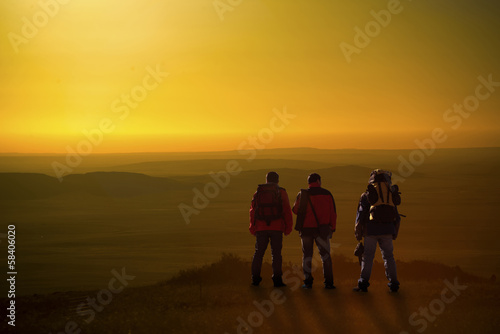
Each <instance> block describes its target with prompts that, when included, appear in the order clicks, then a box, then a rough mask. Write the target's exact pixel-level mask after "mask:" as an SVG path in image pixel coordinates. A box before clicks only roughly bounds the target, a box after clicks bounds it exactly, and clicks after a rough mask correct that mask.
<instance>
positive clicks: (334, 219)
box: [330, 196, 337, 232]
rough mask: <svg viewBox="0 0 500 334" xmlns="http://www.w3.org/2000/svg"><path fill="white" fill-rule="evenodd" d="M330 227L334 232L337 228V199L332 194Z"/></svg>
mask: <svg viewBox="0 0 500 334" xmlns="http://www.w3.org/2000/svg"><path fill="white" fill-rule="evenodd" d="M330 228H331V229H332V232H335V229H336V228H337V206H336V205H335V199H334V198H333V196H332V200H331V202H330Z"/></svg>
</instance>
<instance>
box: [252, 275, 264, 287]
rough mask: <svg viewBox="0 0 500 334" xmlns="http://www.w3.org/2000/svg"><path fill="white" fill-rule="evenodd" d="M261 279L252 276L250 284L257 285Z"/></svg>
mask: <svg viewBox="0 0 500 334" xmlns="http://www.w3.org/2000/svg"><path fill="white" fill-rule="evenodd" d="M261 281H262V277H258V278H254V279H252V285H253V286H259V284H260V282H261Z"/></svg>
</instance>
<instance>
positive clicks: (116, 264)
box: [0, 148, 500, 295]
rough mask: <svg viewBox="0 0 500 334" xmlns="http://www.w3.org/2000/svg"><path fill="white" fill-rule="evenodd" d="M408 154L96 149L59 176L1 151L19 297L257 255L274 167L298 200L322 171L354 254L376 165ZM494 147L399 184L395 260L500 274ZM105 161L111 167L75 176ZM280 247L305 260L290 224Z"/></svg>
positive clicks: (4, 208)
mask: <svg viewBox="0 0 500 334" xmlns="http://www.w3.org/2000/svg"><path fill="white" fill-rule="evenodd" d="M410 152H411V151H357V150H340V151H327V150H314V149H297V150H296V152H295V151H294V150H269V151H262V152H259V154H258V157H257V158H256V159H255V160H252V161H247V160H245V159H242V157H243V158H245V157H246V156H244V155H242V154H239V153H237V152H222V153H213V154H208V153H207V154H205V155H203V156H201V158H203V159H205V158H206V160H199V159H200V156H198V155H188V154H156V155H155V154H144V155H141V154H138V155H135V156H131V157H129V158H127V157H126V156H122V157H121V158H116V157H109V156H108V157H105V156H98V155H96V156H95V157H94V156H89V157H88V161H89V164H90V165H91V163H92V164H94V165H95V166H97V165H99V166H97V167H95V166H94V167H95V169H92V168H94V167H92V168H90V167H89V168H88V169H85V168H87V167H85V166H82V168H81V169H80V168H77V169H76V170H75V173H76V174H74V175H70V176H67V177H65V178H64V181H63V182H59V181H58V180H57V179H55V178H52V177H47V176H44V175H41V174H38V175H36V174H35V175H33V174H11V173H12V172H18V171H23V172H30V173H40V172H44V171H45V172H47V170H43V168H42V167H41V166H42V165H43V166H45V167H47V166H49V167H50V161H51V160H50V159H52V158H47V157H45V156H38V157H19V156H16V157H9V156H2V157H0V162H1V163H0V166H2V167H1V170H2V171H3V172H4V173H0V184H1V185H2V189H4V191H3V193H2V195H1V197H0V198H1V200H0V222H1V226H2V229H3V230H2V231H0V232H1V233H5V232H4V231H6V228H7V225H8V224H12V223H14V224H15V225H16V231H17V253H16V256H17V261H18V269H19V272H20V273H22V275H19V276H18V293H19V294H20V295H27V294H33V293H50V292H55V291H68V290H82V289H92V288H98V287H100V286H101V285H102V284H103V282H106V281H107V280H109V275H110V271H111V270H112V269H114V268H115V269H119V268H122V267H125V268H127V271H128V272H131V273H132V274H134V275H135V276H136V277H137V278H136V279H135V280H134V281H133V282H131V285H132V286H141V285H146V284H152V283H154V282H157V281H159V280H162V279H165V278H167V277H170V276H171V275H173V274H175V273H176V272H178V271H179V270H181V269H184V268H188V267H190V266H193V265H203V264H206V263H211V262H213V261H215V260H216V259H217V258H218V257H219V256H220V254H221V252H224V251H230V252H232V253H234V254H237V255H238V256H241V257H242V258H244V259H250V258H251V256H252V254H253V244H254V239H253V237H252V236H251V235H250V234H249V233H248V230H247V227H248V209H249V204H250V199H251V196H252V194H253V192H254V191H255V189H256V185H257V184H258V183H262V182H263V181H264V176H265V174H266V172H267V171H269V170H276V171H277V172H278V173H279V174H280V176H281V182H280V185H282V186H283V187H285V188H286V189H287V190H288V194H289V197H290V201H291V203H292V204H293V201H294V199H295V195H296V193H297V192H298V191H299V189H300V188H303V187H306V182H305V180H306V176H307V175H308V174H309V173H310V172H312V171H316V172H319V173H320V174H321V175H322V176H323V184H324V187H325V188H327V189H330V190H331V191H332V193H333V195H334V196H335V199H336V202H337V208H338V213H339V220H338V228H337V232H336V233H335V235H334V239H333V243H334V245H333V246H334V247H333V252H334V254H343V255H346V256H349V257H352V251H353V249H354V246H355V240H354V236H353V224H354V217H355V208H356V204H357V201H358V198H359V195H360V193H361V192H362V191H364V189H365V187H366V182H367V179H368V175H369V172H370V170H371V169H373V168H378V167H381V168H389V169H392V170H394V171H395V172H397V167H398V156H399V155H403V156H405V157H408V154H409V153H410ZM499 153H500V150H499V149H495V148H491V149H460V150H459V149H454V150H452V149H450V150H437V151H436V152H435V153H434V154H433V155H431V156H430V157H429V158H427V161H425V163H424V164H422V165H421V166H418V167H416V171H415V172H414V173H413V174H412V175H411V176H410V177H408V178H407V179H406V180H405V181H404V182H403V183H400V188H401V191H402V197H403V204H402V205H401V207H400V212H401V213H404V214H406V215H407V216H408V217H407V218H405V219H404V220H403V222H402V227H401V232H400V237H399V238H398V240H397V241H396V243H395V247H396V257H397V258H398V259H402V260H405V261H410V260H414V259H423V260H431V261H437V262H441V263H445V264H448V265H451V266H456V265H458V266H460V267H461V268H462V269H464V270H465V271H467V272H470V273H473V274H476V275H480V276H483V277H487V278H489V277H490V276H491V275H493V274H495V275H496V276H498V275H500V245H499V244H498V242H497V240H496V236H497V235H498V233H499V232H500V224H499V223H500V221H499V218H498V214H497V208H498V203H499V200H500V195H499V193H498V189H499V186H500V176H499V174H498V172H497V171H498V170H499V168H498V167H500V160H499V157H500V154H499ZM140 156H143V157H142V159H143V160H141V159H139V157H140ZM20 158H22V159H21V160H23V159H25V161H21V160H16V159H20ZM26 159H27V160H26ZM40 159H41V160H40ZM44 159H45V160H44ZM47 159H48V160H47ZM92 159H95V161H97V160H99V161H97V162H92V161H93V160H92ZM106 159H107V160H106ZM144 159H146V160H144ZM162 159H163V160H162ZM231 159H239V160H238V161H239V165H240V166H241V168H242V171H241V172H240V173H239V174H238V175H234V176H231V178H230V181H229V184H228V186H227V187H225V188H223V189H220V191H219V194H218V195H217V196H215V197H214V198H212V199H210V203H209V204H208V206H207V207H206V208H204V209H202V210H200V212H199V214H197V215H192V216H191V217H190V220H191V221H190V223H189V224H186V222H185V221H184V219H183V217H182V215H181V213H180V211H179V209H178V205H179V204H180V203H185V204H187V205H193V197H194V192H193V189H198V190H200V191H202V192H203V189H204V186H205V185H206V184H207V183H209V182H213V179H212V178H211V177H210V176H209V175H208V172H210V171H214V172H218V171H221V170H224V169H225V166H226V163H227V161H228V160H231ZM106 161H107V164H106V163H105V162H106ZM27 162H29V163H27ZM46 163H47V164H48V165H47V164H46ZM21 165H22V166H21ZM9 166H10V167H9ZM315 166H316V167H315ZM99 170H105V171H107V173H91V174H85V175H81V174H78V173H83V171H85V172H87V173H88V172H94V171H99ZM112 171H114V172H112ZM116 172H133V173H144V174H147V175H150V176H144V175H138V174H130V173H128V174H127V173H125V174H123V173H116ZM47 173H48V174H50V172H47ZM5 254H6V252H4V251H2V254H1V257H2V258H1V259H0V260H2V261H3V259H4V257H5ZM266 256H267V259H269V258H270V255H269V254H266ZM283 256H284V259H285V261H291V262H293V263H300V257H301V250H300V239H299V237H298V234H297V233H296V232H295V231H294V232H293V233H292V234H291V235H290V236H289V237H287V238H286V239H285V241H284V250H283Z"/></svg>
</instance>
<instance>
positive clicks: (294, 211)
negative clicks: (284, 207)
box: [292, 191, 300, 214]
mask: <svg viewBox="0 0 500 334" xmlns="http://www.w3.org/2000/svg"><path fill="white" fill-rule="evenodd" d="M299 207H300V191H299V193H298V194H297V198H296V199H295V203H294V204H293V209H292V211H293V213H295V214H298V213H299Z"/></svg>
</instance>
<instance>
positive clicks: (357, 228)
mask: <svg viewBox="0 0 500 334" xmlns="http://www.w3.org/2000/svg"><path fill="white" fill-rule="evenodd" d="M369 211H370V203H368V199H367V196H366V193H363V194H362V195H361V198H360V199H359V204H358V211H357V212H356V222H355V224H354V235H355V236H356V239H357V240H361V239H363V236H364V234H365V228H366V224H367V222H368V219H369V215H370V212H369Z"/></svg>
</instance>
